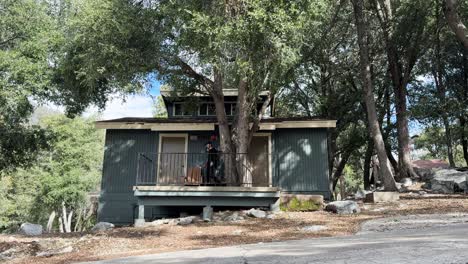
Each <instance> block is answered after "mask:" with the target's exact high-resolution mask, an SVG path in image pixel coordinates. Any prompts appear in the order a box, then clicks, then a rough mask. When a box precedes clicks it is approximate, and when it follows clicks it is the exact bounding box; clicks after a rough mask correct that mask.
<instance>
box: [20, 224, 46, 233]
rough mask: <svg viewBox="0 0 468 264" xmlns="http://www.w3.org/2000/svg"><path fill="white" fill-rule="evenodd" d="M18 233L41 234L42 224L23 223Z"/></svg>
mask: <svg viewBox="0 0 468 264" xmlns="http://www.w3.org/2000/svg"><path fill="white" fill-rule="evenodd" d="M18 233H20V234H22V235H25V236H40V235H42V226H41V225H36V224H31V223H23V224H21V226H20V228H19V230H18Z"/></svg>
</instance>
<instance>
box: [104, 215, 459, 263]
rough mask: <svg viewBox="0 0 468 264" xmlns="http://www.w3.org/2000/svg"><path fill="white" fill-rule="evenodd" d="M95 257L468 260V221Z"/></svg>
mask: <svg viewBox="0 0 468 264" xmlns="http://www.w3.org/2000/svg"><path fill="white" fill-rule="evenodd" d="M95 263H138V264H139V263H145V264H148V263H158V264H160V263H171V264H176V263H203V264H210V263H224V264H228V263H229V264H230V263H241V264H246V263H321V264H325V263H346V264H353V263H407V264H410V263H444V264H468V224H467V223H461V224H460V223H451V224H449V225H443V226H440V225H439V226H435V227H434V226H429V227H427V226H426V227H423V228H419V227H418V228H415V229H394V230H390V231H388V230H387V231H385V232H365V233H362V234H358V235H355V236H347V237H334V238H321V239H309V240H299V241H285V242H277V243H265V244H252V245H242V246H235V247H224V248H212V249H203V250H191V251H180V252H173V253H164V254H155V255H145V256H136V257H129V258H122V259H114V260H108V261H101V262H95Z"/></svg>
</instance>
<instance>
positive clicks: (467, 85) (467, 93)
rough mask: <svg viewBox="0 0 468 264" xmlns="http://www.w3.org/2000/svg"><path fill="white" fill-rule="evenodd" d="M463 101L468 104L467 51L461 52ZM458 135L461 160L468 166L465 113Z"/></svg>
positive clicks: (461, 118)
mask: <svg viewBox="0 0 468 264" xmlns="http://www.w3.org/2000/svg"><path fill="white" fill-rule="evenodd" d="M463 101H464V102H468V49H465V50H464V52H463ZM459 119H460V134H461V137H460V139H461V143H462V148H463V158H464V159H465V162H466V166H468V137H467V133H468V132H467V130H468V129H467V127H466V126H467V123H466V122H467V118H466V115H465V112H462V114H461V116H460V118H459Z"/></svg>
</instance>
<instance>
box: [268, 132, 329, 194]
mask: <svg viewBox="0 0 468 264" xmlns="http://www.w3.org/2000/svg"><path fill="white" fill-rule="evenodd" d="M273 153H274V155H273V164H274V167H273V168H274V171H273V185H274V186H277V187H280V189H281V190H282V191H284V192H291V193H304V194H307V193H310V194H322V195H324V196H325V198H329V196H330V192H329V190H328V150H327V130H326V129H310V128H302V129H299V128H297V129H277V130H275V131H274V141H273Z"/></svg>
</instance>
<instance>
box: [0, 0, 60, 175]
mask: <svg viewBox="0 0 468 264" xmlns="http://www.w3.org/2000/svg"><path fill="white" fill-rule="evenodd" d="M53 25H54V24H53V21H52V20H51V19H50V17H49V16H48V15H47V6H46V5H45V4H44V3H43V2H42V1H34V0H18V1H16V0H2V1H0V153H2V155H0V176H1V173H2V172H5V171H11V170H13V169H15V168H17V167H18V166H26V165H28V164H30V163H31V162H32V161H33V160H34V158H35V156H36V153H38V152H39V151H40V150H42V149H46V148H47V147H48V144H47V141H48V140H49V139H50V135H48V134H47V132H46V131H44V130H43V129H41V128H39V127H37V126H32V125H30V124H28V118H29V116H30V114H31V113H32V112H33V104H32V100H33V99H38V98H40V96H41V95H42V94H44V93H46V91H47V90H48V89H49V88H50V87H49V85H50V82H49V81H50V76H51V72H52V71H51V67H49V63H50V61H49V55H50V53H51V51H52V49H53V48H54V46H55V41H56V34H55V33H54V26H53Z"/></svg>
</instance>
